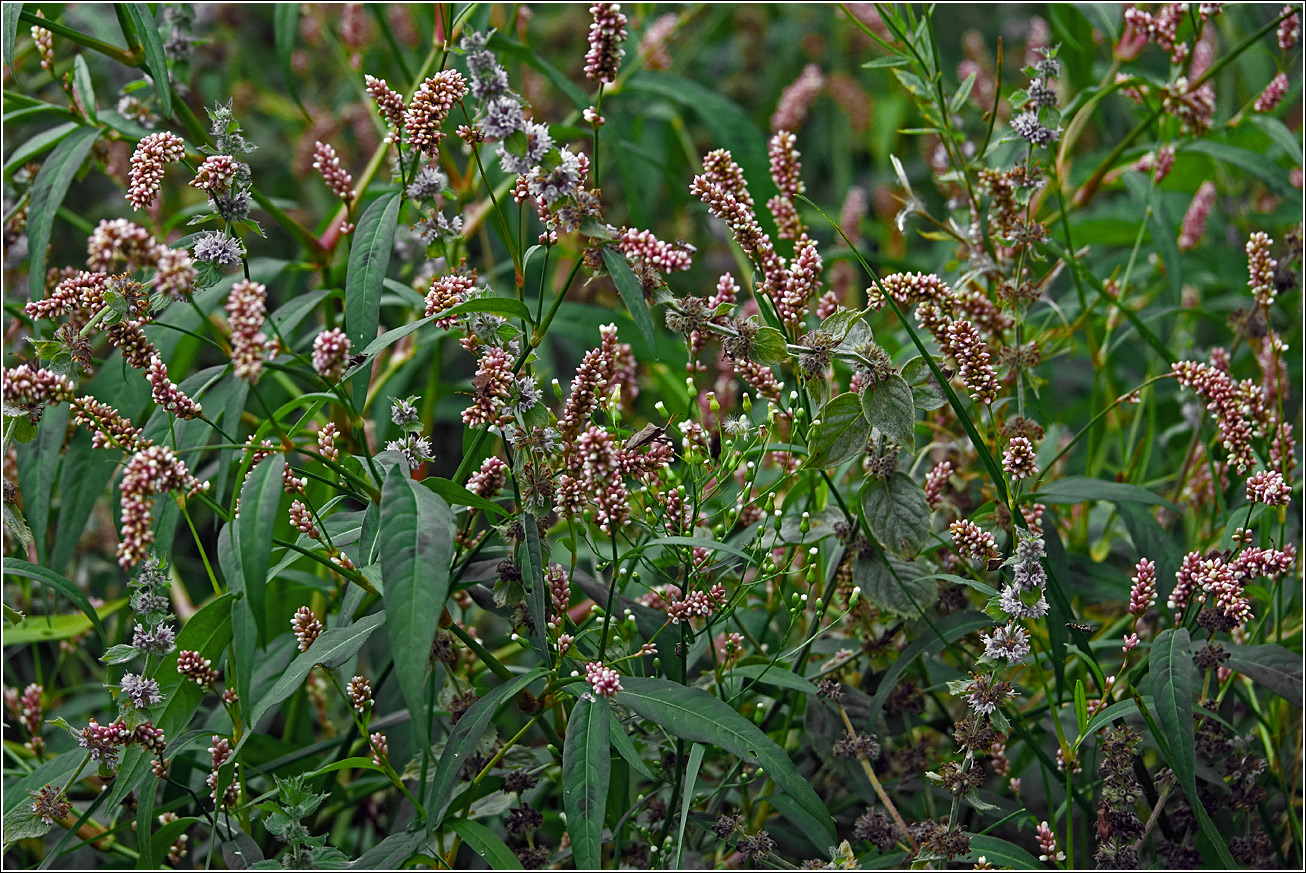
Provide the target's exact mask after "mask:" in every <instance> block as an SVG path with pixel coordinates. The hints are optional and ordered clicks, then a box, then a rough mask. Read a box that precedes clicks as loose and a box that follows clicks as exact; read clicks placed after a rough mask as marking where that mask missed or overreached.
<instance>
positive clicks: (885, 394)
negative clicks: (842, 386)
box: [862, 376, 916, 451]
mask: <svg viewBox="0 0 1306 873" xmlns="http://www.w3.org/2000/svg"><path fill="white" fill-rule="evenodd" d="M862 414H863V415H865V416H866V420H867V421H869V422H870V423H871V425H872V426H873V427H875V428H877V429H878V430H879V431H880V433H882V434H884V435H885V436H886V437H887V438H889V439H891V440H893V441H894V442H895V443H897V444H898V445H900V446H902V447H903V448H905V449H907V450H908V451H914V450H915V448H916V436H915V433H914V431H915V429H916V406H915V402H914V401H913V399H912V393H911V387H910V386H909V385H908V384H907V380H905V379H903V378H902V377H901V376H890V377H889V378H888V379H885V380H884V381H883V382H880V383H879V384H877V385H869V386H867V388H866V390H865V391H863V392H862Z"/></svg>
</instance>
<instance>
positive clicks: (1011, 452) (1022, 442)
mask: <svg viewBox="0 0 1306 873" xmlns="http://www.w3.org/2000/svg"><path fill="white" fill-rule="evenodd" d="M1002 469H1003V470H1005V471H1006V472H1007V475H1009V476H1011V478H1012V479H1028V478H1030V477H1031V476H1035V475H1037V474H1038V462H1037V460H1036V459H1035V457H1034V444H1033V443H1031V442H1030V441H1029V437H1023V436H1018V437H1012V438H1011V442H1010V443H1009V444H1008V446H1007V450H1006V451H1004V452H1003V453H1002Z"/></svg>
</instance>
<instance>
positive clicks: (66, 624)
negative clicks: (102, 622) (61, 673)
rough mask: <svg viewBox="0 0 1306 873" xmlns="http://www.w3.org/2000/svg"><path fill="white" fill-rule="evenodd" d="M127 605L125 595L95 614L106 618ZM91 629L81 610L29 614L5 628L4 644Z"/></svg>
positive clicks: (69, 636)
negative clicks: (62, 613)
mask: <svg viewBox="0 0 1306 873" xmlns="http://www.w3.org/2000/svg"><path fill="white" fill-rule="evenodd" d="M6 563H8V562H6ZM126 605H127V598H125V597H124V598H122V599H121V600H115V601H113V602H112V603H106V604H105V605H104V606H101V607H100V608H99V609H97V610H95V614H96V615H98V616H99V617H100V618H101V619H104V618H105V617H106V616H110V615H112V614H113V613H115V612H117V611H118V610H120V609H122V608H123V607H124V606H126ZM90 629H91V620H90V619H89V618H87V617H86V616H85V615H82V614H81V613H79V612H73V613H69V614H67V615H29V616H27V618H25V619H23V621H21V622H19V623H18V624H17V625H16V626H14V627H10V628H5V633H4V644H5V645H6V646H26V645H30V644H32V643H52V642H57V641H58V640H70V639H72V638H73V637H75V636H79V635H81V634H84V633H86V632H87V631H89V630H90Z"/></svg>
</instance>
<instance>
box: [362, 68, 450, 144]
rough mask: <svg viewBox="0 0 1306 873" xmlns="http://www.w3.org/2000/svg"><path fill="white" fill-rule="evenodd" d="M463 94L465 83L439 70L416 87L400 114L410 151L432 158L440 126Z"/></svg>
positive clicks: (441, 138) (441, 133) (440, 134)
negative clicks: (402, 118) (410, 147)
mask: <svg viewBox="0 0 1306 873" xmlns="http://www.w3.org/2000/svg"><path fill="white" fill-rule="evenodd" d="M382 84H383V85H384V82H382ZM466 94H467V81H466V80H465V79H464V78H463V74H462V73H460V72H458V71H457V70H442V71H441V72H439V73H436V74H435V75H434V76H431V77H430V78H429V79H427V80H426V81H425V82H423V83H422V84H421V85H420V86H419V87H418V89H417V93H416V94H414V95H413V101H412V103H410V104H409V105H408V109H407V110H405V111H404V129H405V130H406V131H407V132H408V141H409V143H411V144H412V146H413V148H415V149H417V150H418V151H420V152H423V153H424V154H427V155H430V156H432V157H434V155H435V152H436V149H438V148H439V146H440V141H441V140H443V139H444V132H443V131H441V130H440V125H442V124H444V120H445V119H446V118H448V117H449V112H450V111H451V110H452V109H453V106H454V104H455V103H457V102H458V101H459V100H462V99H463V97H464V96H466Z"/></svg>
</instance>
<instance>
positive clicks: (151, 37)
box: [122, 3, 172, 118]
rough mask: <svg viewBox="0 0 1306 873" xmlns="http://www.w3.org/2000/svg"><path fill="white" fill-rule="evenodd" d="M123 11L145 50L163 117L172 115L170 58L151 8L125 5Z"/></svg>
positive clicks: (142, 5)
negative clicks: (164, 48)
mask: <svg viewBox="0 0 1306 873" xmlns="http://www.w3.org/2000/svg"><path fill="white" fill-rule="evenodd" d="M122 5H123V10H124V11H125V12H126V13H127V18H128V20H129V21H130V22H131V24H132V27H134V28H135V29H136V35H137V36H139V37H140V38H141V48H143V49H145V66H146V68H147V69H148V70H149V71H150V78H152V79H153V80H154V90H155V93H157V94H158V95H159V107H160V108H161V109H162V110H163V117H164V118H168V117H171V115H172V85H171V83H170V82H169V81H168V56H167V55H166V54H164V52H163V39H162V37H160V36H159V28H158V25H156V24H155V23H154V16H153V15H151V14H150V7H149V6H148V5H147V4H145V3H124V4H122Z"/></svg>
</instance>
